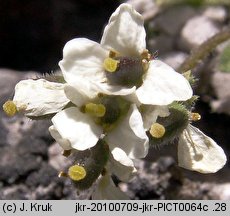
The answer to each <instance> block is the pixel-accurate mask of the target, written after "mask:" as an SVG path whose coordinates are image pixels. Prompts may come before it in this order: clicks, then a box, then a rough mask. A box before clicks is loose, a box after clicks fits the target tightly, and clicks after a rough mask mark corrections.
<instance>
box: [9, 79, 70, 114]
mask: <svg viewBox="0 0 230 216" xmlns="http://www.w3.org/2000/svg"><path fill="white" fill-rule="evenodd" d="M13 103H14V104H15V105H16V107H17V110H18V111H22V112H24V113H25V115H26V116H32V117H38V116H43V115H47V114H52V113H57V112H59V111H61V110H62V109H63V108H64V107H65V106H66V105H67V103H69V99H68V98H67V97H66V95H65V92H64V84H61V83H56V82H49V81H47V80H44V79H38V80H32V79H28V80H22V81H20V82H19V83H18V84H17V85H16V86H15V94H14V98H13Z"/></svg>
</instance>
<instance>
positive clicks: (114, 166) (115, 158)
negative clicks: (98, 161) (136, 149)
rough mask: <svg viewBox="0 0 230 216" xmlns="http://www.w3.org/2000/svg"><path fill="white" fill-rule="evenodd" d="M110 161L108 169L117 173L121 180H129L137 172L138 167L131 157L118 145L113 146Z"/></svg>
mask: <svg viewBox="0 0 230 216" xmlns="http://www.w3.org/2000/svg"><path fill="white" fill-rule="evenodd" d="M110 151H111V155H110V157H109V162H108V170H109V171H110V172H111V173H113V174H114V175H116V176H117V177H118V178H119V179H120V180H121V181H124V182H127V181H129V180H130V179H131V178H132V177H133V176H134V174H135V173H136V168H135V167H134V163H133V161H132V159H131V158H129V157H128V156H127V154H126V153H125V152H124V151H123V150H122V149H121V148H118V147H115V148H111V147H110Z"/></svg>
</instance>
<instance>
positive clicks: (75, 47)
mask: <svg viewBox="0 0 230 216" xmlns="http://www.w3.org/2000/svg"><path fill="white" fill-rule="evenodd" d="M108 52H109V51H106V50H105V49H103V48H102V46H101V45H100V44H98V43H96V42H94V41H91V40H88V39H85V38H77V39H73V40H71V41H69V42H68V43H67V44H66V45H65V47H64V50H63V60H61V61H60V62H59V66H60V68H61V70H62V73H63V76H64V78H65V80H66V82H67V83H68V84H69V85H71V86H75V88H81V87H82V86H83V85H86V86H87V87H89V86H90V85H91V84H90V83H92V84H94V88H95V94H96V93H99V92H100V93H104V94H108V95H128V94H131V93H132V92H134V91H135V87H133V88H124V87H123V86H112V85H109V84H108V82H107V78H106V75H105V71H104V68H103V62H104V60H105V58H107V57H108V56H109V54H108ZM85 89H86V88H85Z"/></svg>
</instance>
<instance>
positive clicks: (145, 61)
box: [142, 59, 149, 72]
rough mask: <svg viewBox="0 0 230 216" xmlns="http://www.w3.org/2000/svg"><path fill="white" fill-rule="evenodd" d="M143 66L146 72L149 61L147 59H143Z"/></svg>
mask: <svg viewBox="0 0 230 216" xmlns="http://www.w3.org/2000/svg"><path fill="white" fill-rule="evenodd" d="M142 67H143V70H144V71H145V72H146V71H147V70H148V68H149V62H148V61H147V60H146V59H142Z"/></svg>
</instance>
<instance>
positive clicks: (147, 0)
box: [127, 0, 160, 20]
mask: <svg viewBox="0 0 230 216" xmlns="http://www.w3.org/2000/svg"><path fill="white" fill-rule="evenodd" d="M127 3H129V4H131V5H132V6H133V7H134V8H135V9H136V11H138V12H139V13H140V14H141V15H142V16H143V18H144V19H145V20H149V19H152V18H154V17H155V16H156V15H157V14H158V13H159V11H160V8H159V7H158V6H157V5H156V3H155V0H128V1H127Z"/></svg>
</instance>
